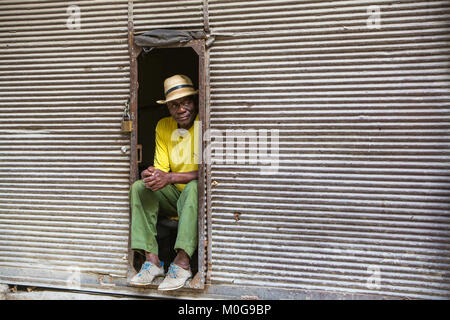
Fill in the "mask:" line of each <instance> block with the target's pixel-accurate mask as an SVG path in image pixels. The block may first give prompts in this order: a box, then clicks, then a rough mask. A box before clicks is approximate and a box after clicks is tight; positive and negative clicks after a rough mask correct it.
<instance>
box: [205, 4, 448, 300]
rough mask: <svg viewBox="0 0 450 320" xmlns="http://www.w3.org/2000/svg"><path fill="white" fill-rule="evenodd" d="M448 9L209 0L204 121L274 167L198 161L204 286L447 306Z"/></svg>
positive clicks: (443, 7) (386, 5)
mask: <svg viewBox="0 0 450 320" xmlns="http://www.w3.org/2000/svg"><path fill="white" fill-rule="evenodd" d="M369 5H378V6H379V7H380V8H381V18H382V19H381V28H379V29H369V28H368V27H367V19H368V17H369V16H368V14H367V10H368V6H369ZM449 5H450V4H449V2H448V1H399V2H395V3H392V2H391V1H373V2H372V1H271V0H261V1H223V0H210V1H209V8H208V11H209V23H210V30H211V34H212V35H215V42H214V43H213V45H212V46H211V48H210V50H209V55H210V83H211V93H210V94H211V98H210V127H211V128H212V129H216V130H219V131H220V132H222V134H223V135H225V132H226V130H227V129H241V130H250V129H256V130H258V129H267V130H271V129H279V164H280V167H279V170H278V174H270V175H261V174H260V164H250V163H249V162H245V163H243V164H237V163H236V162H235V163H231V164H230V163H228V164H227V163H213V164H212V165H211V173H210V175H211V178H210V184H209V185H208V188H209V187H211V192H210V194H209V196H208V200H210V202H211V203H210V207H208V208H209V210H210V212H211V221H210V223H211V225H210V230H211V239H210V240H211V244H210V245H211V247H210V250H211V254H212V257H211V259H210V261H209V265H210V268H211V284H212V285H219V284H230V285H236V286H242V287H246V286H258V287H277V288H286V289H318V290H327V291H335V292H352V293H363V294H380V295H388V296H393V297H411V298H429V297H432V298H442V297H446V298H448V297H450V284H449V283H450V281H449V280H450V279H449V271H450V259H449V256H450V245H449V243H450V201H449V198H450V197H449V195H450V190H449V189H450V184H449V173H450V166H449V163H450V161H449V160H450V153H449V150H450V137H449V132H450V121H449V120H450V108H449V107H450V90H449V88H450V50H449V48H450V24H449V21H450V20H449V14H450V6H449ZM243 136H244V134H243ZM253 137H254V136H253ZM213 146H215V147H219V146H220V143H218V142H214V143H213ZM232 150H233V151H234V152H239V153H245V152H246V150H245V149H242V148H240V149H239V148H238V147H237V146H236V145H235V146H234V147H233V149H232ZM374 279H378V280H379V281H378V282H373V280H374Z"/></svg>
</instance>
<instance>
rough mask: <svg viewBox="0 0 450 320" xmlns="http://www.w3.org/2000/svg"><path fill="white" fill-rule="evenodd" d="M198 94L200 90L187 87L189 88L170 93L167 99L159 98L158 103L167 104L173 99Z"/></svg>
mask: <svg viewBox="0 0 450 320" xmlns="http://www.w3.org/2000/svg"><path fill="white" fill-rule="evenodd" d="M196 94H198V90H192V89H187V90H183V91H182V90H180V91H179V92H176V93H174V94H172V95H170V97H169V98H167V99H166V100H157V101H156V103H158V104H166V103H167V102H169V101H173V100H177V99H180V98H183V97H187V96H193V95H196Z"/></svg>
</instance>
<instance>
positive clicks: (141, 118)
mask: <svg viewBox="0 0 450 320" xmlns="http://www.w3.org/2000/svg"><path fill="white" fill-rule="evenodd" d="M137 71H138V72H137V75H138V78H137V81H138V90H137V97H138V99H137V100H138V105H137V134H136V135H137V146H138V150H137V151H138V153H139V155H138V164H137V165H138V167H137V173H138V177H139V178H140V174H141V172H142V171H143V170H145V169H146V168H148V167H149V166H153V160H154V154H155V129H156V125H157V123H158V121H159V120H160V119H162V118H164V117H169V116H170V113H169V111H168V110H167V106H166V105H161V104H157V103H156V100H162V99H164V80H165V79H166V78H168V77H170V76H173V75H175V74H184V75H186V76H188V77H189V78H191V79H192V82H193V84H194V87H195V88H199V55H198V54H197V53H196V52H195V51H194V49H193V48H191V47H177V48H153V49H152V50H150V51H148V52H146V51H142V52H141V53H140V54H139V56H138V57H137ZM201 189H202V188H199V192H200V190H201ZM199 207H200V204H199ZM199 219H200V217H199ZM176 235H177V220H175V219H169V218H167V217H165V216H164V215H163V214H161V215H160V216H159V218H158V224H157V241H158V247H159V258H160V260H161V261H163V262H164V266H165V268H166V272H167V267H168V266H169V264H170V263H171V262H172V261H173V259H174V258H175V255H176V254H175V251H174V250H173V247H174V244H175V240H176ZM144 260H145V257H144V256H143V254H139V253H137V252H135V253H134V258H133V267H134V268H135V270H136V271H139V269H140V267H141V265H142V263H143V262H144ZM198 263H199V255H198V250H197V251H196V252H195V253H194V254H193V256H192V258H191V269H192V273H193V274H196V273H197V272H198Z"/></svg>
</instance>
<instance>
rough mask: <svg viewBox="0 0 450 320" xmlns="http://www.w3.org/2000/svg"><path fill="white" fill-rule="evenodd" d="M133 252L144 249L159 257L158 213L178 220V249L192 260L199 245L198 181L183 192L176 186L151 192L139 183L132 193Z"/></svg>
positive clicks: (175, 247)
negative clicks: (157, 237)
mask: <svg viewBox="0 0 450 320" xmlns="http://www.w3.org/2000/svg"><path fill="white" fill-rule="evenodd" d="M129 195H130V205H131V249H135V250H136V249H141V250H144V251H147V252H150V253H154V254H156V255H158V243H157V241H156V222H157V221H158V213H159V212H161V213H163V214H166V215H167V216H169V217H176V216H178V232H177V238H176V241H175V246H174V249H175V250H178V249H183V250H184V251H186V253H187V254H188V255H189V257H192V254H193V253H194V251H195V249H196V248H197V243H198V231H197V229H198V226H197V211H198V191H197V180H192V181H191V182H189V183H188V184H187V185H186V187H185V188H184V189H183V191H182V192H180V191H179V190H178V189H177V188H176V187H175V186H174V185H168V186H166V187H164V188H163V189H161V190H158V191H152V190H150V189H147V188H146V187H145V185H144V182H143V181H142V180H138V181H136V182H135V183H133V185H132V186H131V189H130V193H129Z"/></svg>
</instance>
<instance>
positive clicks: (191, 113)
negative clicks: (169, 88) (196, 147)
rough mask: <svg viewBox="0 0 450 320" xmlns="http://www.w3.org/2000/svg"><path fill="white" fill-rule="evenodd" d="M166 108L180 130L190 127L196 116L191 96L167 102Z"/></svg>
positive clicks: (195, 107)
mask: <svg viewBox="0 0 450 320" xmlns="http://www.w3.org/2000/svg"><path fill="white" fill-rule="evenodd" d="M167 107H168V108H169V112H170V115H171V116H172V117H173V118H174V119H175V121H176V122H177V123H178V125H179V126H180V128H183V129H189V128H190V127H191V126H192V124H193V123H194V120H195V117H196V116H197V106H196V105H195V103H194V99H193V97H192V96H187V97H182V98H179V99H176V100H173V101H169V102H167Z"/></svg>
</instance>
